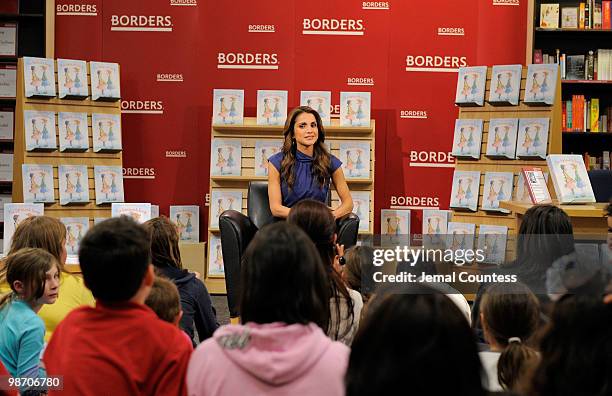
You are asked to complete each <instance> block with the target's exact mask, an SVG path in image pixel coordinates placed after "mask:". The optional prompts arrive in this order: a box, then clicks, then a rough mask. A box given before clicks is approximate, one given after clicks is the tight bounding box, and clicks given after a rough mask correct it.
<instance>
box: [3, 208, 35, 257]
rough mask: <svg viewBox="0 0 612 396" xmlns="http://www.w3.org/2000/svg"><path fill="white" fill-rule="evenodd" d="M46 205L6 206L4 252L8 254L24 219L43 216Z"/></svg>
mask: <svg viewBox="0 0 612 396" xmlns="http://www.w3.org/2000/svg"><path fill="white" fill-rule="evenodd" d="M44 212H45V205H44V204H42V203H7V204H4V241H3V252H5V253H6V252H8V251H9V248H10V246H11V239H13V234H14V233H15V229H16V228H17V226H18V225H19V223H21V222H22V221H23V220H24V219H27V218H28V217H32V216H42V215H43V214H44Z"/></svg>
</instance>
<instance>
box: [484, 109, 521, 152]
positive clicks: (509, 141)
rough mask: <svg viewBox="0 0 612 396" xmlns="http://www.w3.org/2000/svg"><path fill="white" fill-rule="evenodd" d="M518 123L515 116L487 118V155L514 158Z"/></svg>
mask: <svg viewBox="0 0 612 396" xmlns="http://www.w3.org/2000/svg"><path fill="white" fill-rule="evenodd" d="M518 124H519V121H518V119H517V118H491V119H490V120H489V138H488V140H487V154H486V155H487V157H492V158H509V159H514V157H515V155H516V136H517V130H518Z"/></svg>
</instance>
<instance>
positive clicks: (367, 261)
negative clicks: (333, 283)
mask: <svg viewBox="0 0 612 396" xmlns="http://www.w3.org/2000/svg"><path fill="white" fill-rule="evenodd" d="M344 258H345V259H346V264H345V265H344V269H343V270H342V277H343V278H344V280H345V281H346V284H347V285H348V287H349V288H351V289H353V290H357V291H358V292H360V293H361V296H362V297H363V301H364V303H365V302H367V301H368V300H369V299H370V297H371V296H372V293H373V292H374V287H373V286H374V280H373V279H372V276H373V273H374V268H375V267H374V264H373V262H374V248H372V247H371V246H367V245H362V246H353V247H351V248H350V249H348V250H347V251H346V252H345V253H344Z"/></svg>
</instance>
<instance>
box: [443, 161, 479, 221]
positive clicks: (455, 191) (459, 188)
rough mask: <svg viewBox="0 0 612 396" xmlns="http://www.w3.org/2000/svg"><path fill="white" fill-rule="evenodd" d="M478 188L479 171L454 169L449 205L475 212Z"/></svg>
mask: <svg viewBox="0 0 612 396" xmlns="http://www.w3.org/2000/svg"><path fill="white" fill-rule="evenodd" d="M479 190H480V171H457V170H456V171H455V173H454V174H453V187H452V190H451V199H450V207H451V208H453V209H464V210H470V211H472V212H476V210H477V207H478V194H479V192H480V191H479Z"/></svg>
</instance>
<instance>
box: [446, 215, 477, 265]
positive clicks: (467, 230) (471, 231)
mask: <svg viewBox="0 0 612 396" xmlns="http://www.w3.org/2000/svg"><path fill="white" fill-rule="evenodd" d="M447 232H448V234H447V235H446V248H447V249H450V250H452V251H453V252H455V254H456V255H457V256H459V255H461V256H462V257H465V256H466V255H465V253H463V252H465V251H466V250H473V249H474V236H475V234H476V224H473V223H458V222H453V221H449V222H448V231H447ZM459 252H461V253H459Z"/></svg>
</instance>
